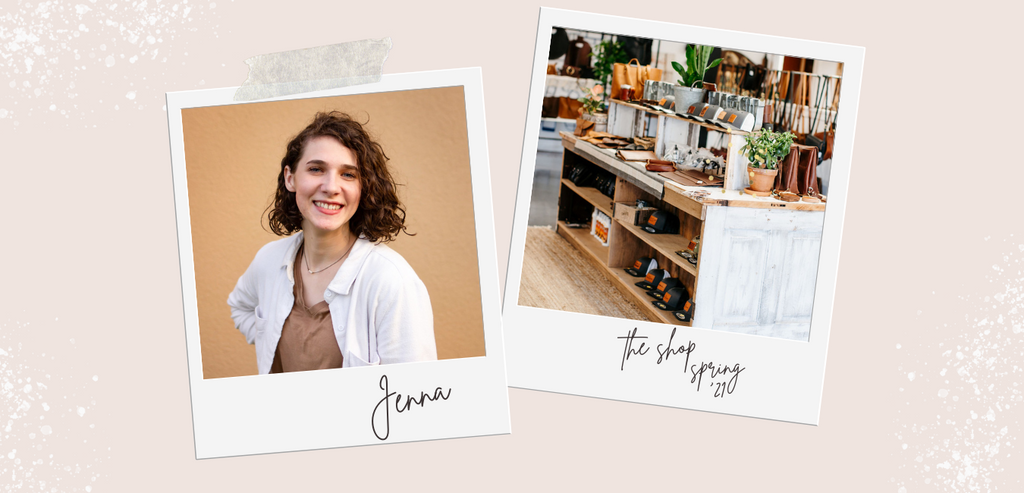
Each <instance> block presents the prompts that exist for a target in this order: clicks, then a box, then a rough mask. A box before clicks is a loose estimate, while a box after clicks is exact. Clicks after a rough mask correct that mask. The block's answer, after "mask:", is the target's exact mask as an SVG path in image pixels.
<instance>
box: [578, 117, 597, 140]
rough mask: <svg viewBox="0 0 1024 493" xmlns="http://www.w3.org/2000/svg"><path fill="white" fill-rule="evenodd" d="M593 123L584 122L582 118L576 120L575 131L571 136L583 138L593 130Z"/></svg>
mask: <svg viewBox="0 0 1024 493" xmlns="http://www.w3.org/2000/svg"><path fill="white" fill-rule="evenodd" d="M594 125H595V123H594V122H592V121H587V120H584V119H583V118H577V119H576V130H574V131H573V134H574V135H576V136H577V137H584V136H586V135H587V134H588V133H590V129H592V128H594Z"/></svg>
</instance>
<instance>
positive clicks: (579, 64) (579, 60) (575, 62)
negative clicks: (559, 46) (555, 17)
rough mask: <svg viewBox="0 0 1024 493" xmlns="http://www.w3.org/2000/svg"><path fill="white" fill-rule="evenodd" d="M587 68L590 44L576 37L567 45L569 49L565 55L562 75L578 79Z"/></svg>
mask: <svg viewBox="0 0 1024 493" xmlns="http://www.w3.org/2000/svg"><path fill="white" fill-rule="evenodd" d="M588 67H590V43H587V42H586V41H584V40H583V38H582V37H580V36H577V37H576V39H575V40H573V41H572V42H571V43H569V49H568V50H567V51H566V53H565V63H564V64H563V68H562V75H568V76H570V77H580V76H582V74H583V69H585V68H588Z"/></svg>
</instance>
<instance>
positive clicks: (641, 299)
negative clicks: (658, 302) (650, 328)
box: [609, 269, 692, 327]
mask: <svg viewBox="0 0 1024 493" xmlns="http://www.w3.org/2000/svg"><path fill="white" fill-rule="evenodd" d="M609 270H610V271H611V272H612V274H614V275H615V277H616V279H618V281H619V283H621V285H622V286H623V287H625V288H626V290H625V291H629V293H630V294H631V295H633V301H634V302H636V304H638V305H641V306H642V307H643V308H644V311H645V312H646V313H647V317H648V318H650V319H651V320H653V321H655V322H661V323H663V324H670V325H680V326H684V327H690V326H691V325H692V323H691V322H682V321H680V320H679V319H677V318H676V317H675V316H674V315H672V312H670V311H665V310H662V309H659V308H658V307H656V306H654V305H652V304H651V302H652V301H655V300H654V298H651V297H650V296H647V291H646V290H644V289H641V288H639V287H638V286H636V284H635V283H638V282H640V281H642V280H643V279H644V278H642V277H633V276H631V275H629V274H627V273H626V271H624V270H622V269H609ZM619 290H620V291H623V289H621V288H620V289H619Z"/></svg>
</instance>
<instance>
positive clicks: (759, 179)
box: [747, 166, 779, 192]
mask: <svg viewBox="0 0 1024 493" xmlns="http://www.w3.org/2000/svg"><path fill="white" fill-rule="evenodd" d="M778 173H779V170H778V169H764V168H752V167H750V166H747V176H749V177H750V189H751V190H753V191H755V192H770V191H771V190H772V187H773V186H774V185H775V175H777V174H778Z"/></svg>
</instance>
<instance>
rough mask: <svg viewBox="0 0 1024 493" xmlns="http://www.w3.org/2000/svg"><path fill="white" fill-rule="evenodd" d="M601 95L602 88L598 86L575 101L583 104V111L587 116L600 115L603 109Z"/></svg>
mask: <svg viewBox="0 0 1024 493" xmlns="http://www.w3.org/2000/svg"><path fill="white" fill-rule="evenodd" d="M603 93H604V87H603V86H601V85H600V84H598V85H596V86H594V87H593V88H591V89H590V92H588V93H587V95H586V96H583V97H582V98H579V99H577V101H579V102H581V103H583V110H584V111H586V112H587V113H588V114H591V115H593V114H594V113H600V112H601V111H603V110H604V108H605V104H604V102H602V101H601V97H602V94H603Z"/></svg>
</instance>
